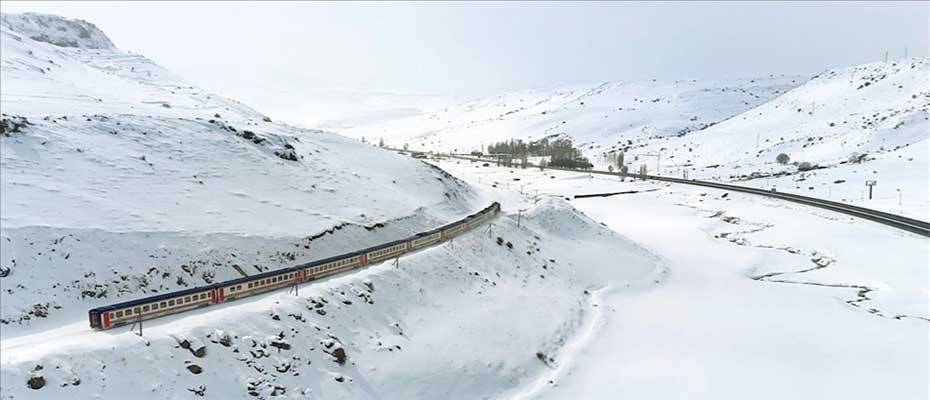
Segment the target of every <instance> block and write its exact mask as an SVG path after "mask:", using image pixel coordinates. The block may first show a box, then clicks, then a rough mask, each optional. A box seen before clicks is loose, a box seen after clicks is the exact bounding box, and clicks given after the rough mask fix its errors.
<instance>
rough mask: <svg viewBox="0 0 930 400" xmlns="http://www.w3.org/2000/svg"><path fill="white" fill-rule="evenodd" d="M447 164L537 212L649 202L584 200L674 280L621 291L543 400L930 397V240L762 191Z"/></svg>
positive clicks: (612, 294) (608, 295)
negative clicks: (550, 204)
mask: <svg viewBox="0 0 930 400" xmlns="http://www.w3.org/2000/svg"><path fill="white" fill-rule="evenodd" d="M438 165H440V166H441V167H443V168H444V169H446V170H448V171H450V172H451V173H453V175H456V176H458V177H460V178H462V179H464V180H466V181H468V182H472V183H474V184H476V185H478V186H480V187H482V188H484V189H487V190H491V191H492V193H493V195H495V196H499V197H501V198H508V199H513V198H524V199H525V200H524V201H526V202H529V203H532V202H534V201H545V200H544V199H549V198H552V197H553V196H558V197H563V196H570V195H572V194H583V193H584V194H587V193H596V192H616V191H636V192H637V193H631V194H623V195H616V196H611V197H599V198H585V199H575V200H572V201H571V203H572V205H574V206H575V207H577V208H578V210H579V211H581V212H584V213H585V214H586V215H587V216H589V217H591V218H593V219H594V220H596V221H599V222H603V223H604V224H606V226H607V227H609V228H610V229H611V230H613V231H615V232H617V233H619V234H620V235H622V236H624V237H627V238H630V239H632V240H635V241H636V242H637V243H638V244H639V245H641V246H643V247H644V248H645V249H648V251H650V252H651V253H654V254H656V256H657V257H659V258H660V260H661V262H660V263H661V265H663V266H664V267H663V268H664V269H663V271H666V272H665V273H663V274H662V275H663V279H662V280H661V282H659V283H658V284H657V285H654V286H653V285H646V286H641V287H638V288H635V289H634V290H622V291H615V290H612V288H614V287H615V286H614V285H612V284H609V283H608V284H606V285H605V288H604V289H603V291H602V293H599V294H600V296H601V300H600V301H599V304H600V307H599V309H600V310H601V317H600V318H599V319H598V320H597V322H596V323H594V327H593V328H592V330H593V332H584V333H579V335H583V337H584V338H585V339H584V341H585V342H584V344H583V345H581V346H579V347H580V350H577V351H576V352H575V353H574V355H573V357H572V359H571V361H570V365H568V366H565V365H563V366H560V372H559V373H556V374H552V375H550V376H549V377H548V378H547V379H549V380H552V381H553V383H552V384H549V385H546V386H545V388H544V389H533V391H532V393H534V394H537V396H535V398H615V397H648V398H682V397H697V398H746V397H753V398H773V399H774V398H843V397H854V398H860V397H862V398H900V399H922V398H926V397H927V396H928V392H927V389H928V388H927V385H926V377H927V376H928V373H930V360H928V358H927V354H928V353H930V345H928V342H927V337H928V335H930V306H928V305H930V293H928V292H927V290H926V282H927V281H928V280H930V275H928V272H930V271H928V269H927V264H926V260H927V259H930V246H927V243H926V239H925V238H923V237H921V236H918V235H915V234H911V233H908V232H903V231H900V230H896V229H894V228H890V227H886V226H883V225H879V224H875V223H872V222H869V221H863V220H856V219H852V218H850V217H847V216H843V215H839V214H834V213H831V212H827V211H823V210H819V209H814V208H809V207H805V206H801V205H797V204H792V203H785V202H780V201H778V200H772V199H764V198H759V197H755V196H751V195H747V194H740V193H725V192H723V191H718V190H710V189H703V188H692V187H689V186H683V185H670V184H665V183H653V182H642V181H632V182H631V181H626V182H621V180H620V179H619V178H611V177H605V176H600V175H591V174H584V173H572V172H562V171H548V170H547V171H539V170H538V169H525V170H523V169H510V168H497V167H481V164H480V163H471V162H467V161H458V160H455V161H441V162H438ZM517 178H518V179H520V180H519V181H516V180H515V179H517ZM505 182H509V183H506V184H505ZM492 185H497V187H496V188H495V187H493V186H492ZM519 191H522V192H523V193H524V194H522V195H521V194H520V193H519ZM724 195H726V196H724ZM618 259H619V260H622V258H618ZM817 267H823V268H819V269H814V268H817ZM804 270H810V272H795V271H804ZM763 276H766V277H763ZM518 397H519V396H518Z"/></svg>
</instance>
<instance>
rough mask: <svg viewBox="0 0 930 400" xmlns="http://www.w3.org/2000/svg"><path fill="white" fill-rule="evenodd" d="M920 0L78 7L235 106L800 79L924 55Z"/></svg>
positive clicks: (64, 11) (74, 12)
mask: <svg viewBox="0 0 930 400" xmlns="http://www.w3.org/2000/svg"><path fill="white" fill-rule="evenodd" d="M928 4H930V3H928V2H910V3H887V2H875V3H869V2H854V3H840V2H826V3H801V2H785V3H778V2H772V3H769V2H751V3H736V2H713V3H649V4H642V3H631V2H614V3H578V2H568V3H554V2H543V3H493V2H478V3H369V2H363V3H338V4H330V3H310V2H284V3H258V2H255V3H252V2H229V3H224V2H204V3H188V2H165V3H138V2H132V3H116V2H104V3H82V2H60V3H56V2H38V3H33V2H27V3H18V2H15V1H3V2H2V3H0V9H2V11H3V12H27V11H34V12H41V13H52V14H58V15H63V16H66V17H72V18H81V19H85V20H87V21H90V22H92V23H94V24H96V25H97V26H98V27H100V28H101V29H102V30H103V31H104V32H105V33H106V34H107V35H108V36H109V37H110V38H111V39H112V40H113V42H115V43H116V45H117V46H118V47H120V48H121V49H124V50H129V51H133V52H137V53H141V54H144V55H146V56H148V57H149V58H152V59H154V60H155V61H156V62H158V63H160V64H161V65H163V66H165V67H167V68H169V69H171V70H173V71H175V72H177V73H179V74H180V75H182V76H184V77H185V78H187V79H188V80H190V81H192V82H193V83H195V84H198V85H201V86H204V87H207V88H208V89H211V90H214V91H216V92H219V93H223V94H227V95H231V96H233V97H238V98H241V99H243V100H246V101H249V100H250V99H258V98H260V97H261V96H262V93H264V95H265V96H269V94H270V93H275V92H277V91H284V90H288V91H294V90H297V91H300V90H315V89H321V88H329V89H332V88H340V89H349V90H358V91H394V92H408V93H431V94H441V95H454V96H459V97H473V96H481V95H490V94H495V93H498V92H502V91H508V90H516V89H525V88H531V87H538V86H552V85H556V84H564V83H576V82H595V81H603V80H632V79H645V78H659V79H678V78H696V79H726V78H732V77H751V76H758V75H768V74H770V73H776V74H779V73H785V74H805V75H807V74H814V73H816V72H819V71H821V70H823V69H826V68H830V67H839V66H847V65H852V64H858V63H865V62H870V61H877V60H881V59H882V58H883V57H884V54H885V52H886V51H888V52H889V53H890V57H892V58H900V57H902V56H903V55H904V51H905V48H907V49H908V52H909V54H910V55H911V56H927V55H928V46H930V44H928V35H930V32H928V29H930V28H928V20H930V13H928V9H930V5H928Z"/></svg>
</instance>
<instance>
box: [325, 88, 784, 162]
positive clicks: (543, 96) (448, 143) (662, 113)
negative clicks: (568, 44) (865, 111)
mask: <svg viewBox="0 0 930 400" xmlns="http://www.w3.org/2000/svg"><path fill="white" fill-rule="evenodd" d="M798 84H800V79H799V78H798V77H784V76H779V77H774V76H770V77H767V78H761V79H746V80H734V81H726V82H698V81H694V80H688V81H674V82H658V81H647V82H606V83H600V84H588V85H572V86H561V87H556V88H547V89H538V90H527V91H520V92H515V93H506V94H502V95H498V96H493V97H488V98H484V99H479V100H476V101H471V102H467V103H464V104H461V105H458V106H454V107H447V108H445V109H443V110H442V111H438V112H435V113H431V114H425V115H421V116H416V117H412V118H406V119H400V120H397V121H389V122H387V123H383V124H375V125H368V126H359V127H356V128H354V129H349V130H346V131H344V132H341V133H343V134H345V135H348V136H352V137H367V138H369V139H372V141H377V140H378V139H380V138H383V139H384V140H385V143H386V144H388V145H392V146H397V147H399V146H400V145H402V144H408V145H409V146H411V148H412V149H424V150H440V151H458V152H468V151H472V150H481V149H482V147H483V146H487V145H489V144H491V143H493V142H497V141H502V140H507V139H510V138H519V139H524V140H532V139H539V138H543V137H547V136H552V135H559V136H564V137H570V138H572V139H574V141H575V142H576V143H577V144H578V145H580V146H581V147H582V148H583V149H584V151H585V153H586V154H587V155H589V156H592V157H593V156H597V155H599V154H602V153H604V152H606V151H609V150H612V149H619V148H627V147H630V146H640V145H641V144H642V143H644V142H646V141H649V140H653V139H656V138H664V137H669V136H675V135H681V134H684V133H687V132H691V131H697V130H700V129H704V128H706V127H708V126H712V125H714V124H718V123H720V122H721V121H724V120H726V119H728V118H730V117H732V116H734V115H737V114H739V113H741V112H744V111H746V110H749V109H751V108H753V107H755V106H757V105H759V104H762V103H764V102H766V101H768V100H770V99H772V98H774V97H776V96H778V95H779V94H781V93H784V92H785V91H787V90H790V89H791V88H793V87H795V86H797V85H798Z"/></svg>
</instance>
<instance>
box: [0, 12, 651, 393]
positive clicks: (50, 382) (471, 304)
mask: <svg viewBox="0 0 930 400" xmlns="http://www.w3.org/2000/svg"><path fill="white" fill-rule="evenodd" d="M2 21H3V23H2V31H0V46H2V48H0V50H2V51H0V53H2V60H0V62H2V63H0V74H2V75H0V78H2V89H0V106H2V109H3V114H4V115H3V125H2V127H3V131H2V133H0V190H2V193H3V195H2V199H0V225H2V227H0V380H2V382H3V385H2V388H0V392H2V393H0V397H3V398H5V399H6V398H14V399H20V398H30V399H33V398H49V399H59V398H62V397H74V398H153V399H177V398H200V397H203V398H215V399H230V398H260V399H267V398H282V397H287V398H337V399H338V398H346V399H348V398H407V399H410V398H423V399H435V398H442V397H458V398H487V397H499V396H500V395H501V394H502V393H508V392H510V391H513V390H518V389H519V388H521V387H524V386H526V385H534V384H535V383H536V382H537V381H538V379H540V377H544V376H546V374H547V373H548V371H549V370H550V368H552V367H553V366H556V365H560V364H561V363H562V362H563V360H562V354H563V353H562V349H563V348H564V347H565V345H566V343H568V342H570V341H571V340H572V338H573V337H574V336H576V335H577V334H578V333H579V332H582V333H583V332H585V331H586V329H589V328H590V321H591V320H592V315H594V314H596V313H597V312H598V310H597V308H596V307H597V297H596V294H597V293H598V289H599V288H601V287H603V286H604V282H623V284H619V283H618V284H617V285H616V286H615V288H614V289H613V290H614V291H621V290H624V289H626V288H629V287H649V286H652V285H655V284H656V283H657V282H659V278H660V275H659V274H660V273H661V271H662V270H661V267H660V265H659V262H658V261H657V260H656V259H655V258H654V257H652V256H651V254H650V253H649V252H648V251H646V250H644V249H642V248H640V247H638V246H637V245H635V244H633V243H632V242H630V241H629V240H627V239H625V238H623V237H621V236H619V235H616V234H614V233H612V232H610V231H609V230H607V229H605V228H603V227H601V226H599V225H597V224H596V223H595V222H594V221H591V220H590V219H588V218H587V217H585V216H584V215H582V214H580V213H577V212H576V211H575V210H574V209H573V208H571V206H569V205H567V204H566V203H565V202H562V201H555V200H553V201H546V202H543V203H541V204H539V205H538V206H537V207H535V208H533V209H531V210H529V211H527V212H524V213H522V214H521V215H519V216H518V215H517V214H515V213H514V211H515V209H513V208H511V207H512V206H507V207H505V212H510V213H511V214H507V213H505V214H503V215H502V216H501V217H499V218H498V219H497V220H495V221H493V224H488V225H487V226H482V227H479V228H478V229H476V230H475V231H473V232H471V233H468V234H466V235H463V236H461V237H457V238H456V239H455V240H454V243H452V242H450V243H449V244H448V245H445V246H442V247H438V248H434V249H429V250H425V251H423V252H420V253H417V254H413V255H411V256H408V257H404V258H402V259H400V260H399V265H392V264H391V263H390V262H387V263H384V264H380V265H372V266H370V267H368V268H366V269H365V270H362V271H352V272H350V273H346V274H343V275H341V276H337V277H333V278H328V279H325V280H321V281H315V282H314V283H313V284H308V285H304V286H303V287H301V288H300V290H299V293H300V295H299V296H295V295H294V294H292V293H293V292H292V293H287V292H285V291H280V292H273V293H268V294H263V295H260V296H256V297H254V298H249V299H244V300H240V301H236V302H232V303H229V304H224V305H222V306H216V307H209V308H206V309H203V310H197V311H192V312H188V313H184V314H179V315H174V316H170V317H165V318H161V319H155V320H151V321H146V322H145V328H144V332H145V335H144V337H143V338H140V337H139V336H137V335H136V334H135V333H131V332H129V331H128V327H121V328H117V329H113V330H110V331H106V332H96V331H92V330H91V329H90V328H89V327H88V322H87V310H88V309H90V308H93V307H95V306H99V305H104V304H111V303H114V302H118V301H123V300H128V299H133V298H139V297H142V296H144V295H149V294H153V293H164V292H166V291H171V290H177V289H182V288H186V287H191V286H196V285H202V284H207V283H212V282H217V281H222V280H226V279H231V278H236V277H239V276H242V275H252V274H255V273H257V272H260V271H266V270H269V269H276V268H280V267H284V266H291V265H294V264H295V263H298V262H305V261H311V260H315V259H320V258H324V257H328V256H332V255H336V254H341V253H343V252H347V251H350V250H356V249H359V248H362V247H365V246H369V245H372V244H376V243H383V242H385V241H388V240H393V239H397V238H399V237H405V236H407V235H409V234H411V233H413V232H418V231H422V230H424V229H425V228H432V227H435V226H438V225H440V224H442V223H445V222H448V221H451V220H454V219H457V218H460V217H461V216H463V215H464V214H469V213H471V212H473V211H474V210H476V209H478V208H480V207H483V206H485V205H487V204H488V203H490V202H491V201H492V200H494V198H493V197H488V196H486V194H485V193H482V192H478V191H474V190H473V189H472V187H470V186H468V185H465V184H464V183H462V182H461V181H459V180H457V179H456V178H454V177H452V176H451V175H448V174H446V173H444V172H443V171H441V170H439V169H437V168H435V167H433V166H430V165H428V164H425V163H422V162H420V161H418V160H414V159H411V158H409V157H402V156H399V155H397V154H394V153H393V152H388V151H382V150H380V149H376V148H373V147H371V146H365V145H362V144H360V143H358V142H357V141H355V140H351V139H347V138H345V137H342V136H337V135H333V134H329V133H325V132H320V131H311V130H303V129H297V128H294V127H291V126H287V125H284V124H281V123H277V122H273V121H271V119H270V118H267V117H265V116H263V115H262V114H260V113H258V112H256V111H255V110H252V109H251V108H249V107H247V106H245V105H242V104H240V103H238V102H236V101H234V100H230V99H225V98H222V97H220V96H217V95H214V94H210V93H206V92H204V91H203V90H201V89H198V88H197V87H196V86H194V85H191V84H190V83H187V82H186V81H184V80H183V79H182V78H180V77H178V76H176V75H174V74H172V73H170V72H169V71H167V70H165V69H163V68H161V67H159V66H157V65H156V64H154V63H152V62H151V61H150V60H148V59H146V58H145V57H142V56H139V55H133V54H127V53H124V52H121V51H119V50H118V49H114V48H112V46H105V45H103V43H109V39H107V40H106V41H104V40H103V38H105V36H102V37H101V35H102V33H99V34H98V31H97V30H95V28H93V27H92V26H91V25H90V24H88V23H86V22H83V21H72V20H66V19H63V18H60V17H54V16H36V15H26V16H16V15H3V16H2ZM56 27H65V30H59V29H57V28H56ZM49 29H50V30H54V31H56V32H60V33H54V34H52V33H51V32H46V30H49ZM85 31H86V32H89V34H88V35H89V36H90V38H85V37H82V33H81V32H85ZM43 32H44V33H45V36H43ZM88 35H83V36H88ZM33 37H35V38H37V39H33ZM46 38H48V40H46ZM38 39H41V40H38ZM72 43H73V44H75V45H74V46H72V45H71V44H72ZM63 44H64V46H63ZM521 204H522V203H521ZM582 243H583V244H584V245H585V246H586V248H587V251H585V252H584V253H573V252H570V251H568V250H569V249H572V248H575V247H577V246H579V245H580V244H582ZM618 260H622V261H623V262H622V263H620V264H617V263H616V262H617V261H618ZM182 346H183V347H182ZM188 348H190V350H188Z"/></svg>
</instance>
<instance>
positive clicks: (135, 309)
mask: <svg viewBox="0 0 930 400" xmlns="http://www.w3.org/2000/svg"><path fill="white" fill-rule="evenodd" d="M141 312H142V309H141V308H139V307H136V308H133V309H132V313H133V314H139V313H141Z"/></svg>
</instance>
